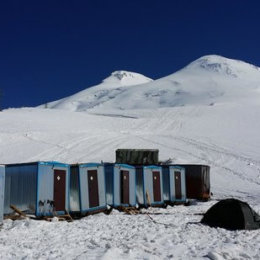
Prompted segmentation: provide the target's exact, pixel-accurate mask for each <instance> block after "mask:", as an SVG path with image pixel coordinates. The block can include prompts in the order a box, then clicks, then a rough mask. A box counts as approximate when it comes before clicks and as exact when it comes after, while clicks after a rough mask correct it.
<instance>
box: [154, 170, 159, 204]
mask: <svg viewBox="0 0 260 260" xmlns="http://www.w3.org/2000/svg"><path fill="white" fill-rule="evenodd" d="M153 198H154V201H155V202H156V201H161V180H160V172H153Z"/></svg>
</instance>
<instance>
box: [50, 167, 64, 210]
mask: <svg viewBox="0 0 260 260" xmlns="http://www.w3.org/2000/svg"><path fill="white" fill-rule="evenodd" d="M53 200H54V207H55V211H65V209H66V207H65V201H66V171H64V170H54V196H53Z"/></svg>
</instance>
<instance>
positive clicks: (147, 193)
mask: <svg viewBox="0 0 260 260" xmlns="http://www.w3.org/2000/svg"><path fill="white" fill-rule="evenodd" d="M162 179H163V178H162V168H161V167H160V166H153V165H150V166H136V195H137V203H138V204H139V205H140V206H141V207H149V206H162V205H164V199H163V180H162Z"/></svg>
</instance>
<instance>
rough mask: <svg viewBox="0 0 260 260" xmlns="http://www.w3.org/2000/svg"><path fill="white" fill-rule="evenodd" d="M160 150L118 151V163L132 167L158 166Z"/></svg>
mask: <svg viewBox="0 0 260 260" xmlns="http://www.w3.org/2000/svg"><path fill="white" fill-rule="evenodd" d="M158 157H159V150H156V149H118V150H116V163H118V164H130V165H154V164H155V165H156V164H158Z"/></svg>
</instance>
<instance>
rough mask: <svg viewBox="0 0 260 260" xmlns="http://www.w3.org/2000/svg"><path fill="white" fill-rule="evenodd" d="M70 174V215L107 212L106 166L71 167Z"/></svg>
mask: <svg viewBox="0 0 260 260" xmlns="http://www.w3.org/2000/svg"><path fill="white" fill-rule="evenodd" d="M70 172H71V174H70V213H72V214H80V215H86V214H88V213H90V212H92V213H93V212H98V211H104V210H106V209H107V204H106V193H105V175H104V166H103V165H102V164H99V163H86V164H78V165H71V166H70Z"/></svg>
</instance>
